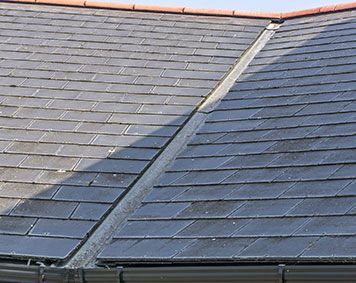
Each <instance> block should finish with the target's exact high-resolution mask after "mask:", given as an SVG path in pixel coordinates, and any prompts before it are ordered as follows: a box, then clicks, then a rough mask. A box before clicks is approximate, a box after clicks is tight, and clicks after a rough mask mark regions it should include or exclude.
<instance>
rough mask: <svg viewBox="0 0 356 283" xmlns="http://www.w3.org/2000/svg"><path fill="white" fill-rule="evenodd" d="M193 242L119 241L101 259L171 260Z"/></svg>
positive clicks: (112, 244) (101, 255) (108, 248)
mask: <svg viewBox="0 0 356 283" xmlns="http://www.w3.org/2000/svg"><path fill="white" fill-rule="evenodd" d="M192 242H193V240H187V239H184V240H162V239H159V240H156V239H147V240H129V239H118V240H115V241H113V242H112V243H111V245H109V246H108V247H107V248H106V249H105V250H104V251H103V252H102V253H101V254H100V255H99V257H98V258H99V259H101V258H102V259H111V258H112V259H119V260H125V259H130V260H142V259H145V260H149V259H161V260H162V259H169V258H172V257H173V256H174V255H176V254H177V253H178V252H179V251H181V250H183V249H184V248H185V247H187V246H188V245H190V244H191V243H192Z"/></svg>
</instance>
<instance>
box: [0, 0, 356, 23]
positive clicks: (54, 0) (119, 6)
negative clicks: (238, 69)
mask: <svg viewBox="0 0 356 283" xmlns="http://www.w3.org/2000/svg"><path fill="white" fill-rule="evenodd" d="M1 2H10V3H32V4H48V5H60V6H74V7H88V8H101V9H115V10H130V11H145V12H160V13H162V12H164V13H174V14H188V15H208V16H228V17H244V18H260V19H281V20H285V19H291V18H298V17H303V16H310V15H319V14H325V13H332V12H340V11H345V10H351V9H356V2H350V3H345V4H338V5H328V6H322V7H317V8H312V9H306V10H297V11H292V12H286V13H273V12H252V11H240V10H222V9H200V8H189V7H168V6H152V5H142V4H126V3H110V2H99V1H95V0H1Z"/></svg>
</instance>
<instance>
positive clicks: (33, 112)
mask: <svg viewBox="0 0 356 283" xmlns="http://www.w3.org/2000/svg"><path fill="white" fill-rule="evenodd" d="M63 113H64V111H63V110H55V109H38V108H22V109H20V110H19V111H17V112H16V115H15V116H16V117H20V118H40V119H58V118H59V117H60V116H61V115H62V114H63Z"/></svg>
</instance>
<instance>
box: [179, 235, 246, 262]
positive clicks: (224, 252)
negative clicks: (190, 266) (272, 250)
mask: <svg viewBox="0 0 356 283" xmlns="http://www.w3.org/2000/svg"><path fill="white" fill-rule="evenodd" d="M252 242H253V240H251V239H199V240H196V242H195V243H194V244H192V245H191V246H189V247H187V248H185V249H184V250H183V251H182V252H180V253H179V254H178V255H177V256H176V257H175V258H194V259H200V258H202V259H219V258H224V259H229V258H230V259H231V258H233V257H234V256H235V255H236V254H238V253H239V252H241V251H242V250H244V249H245V248H246V247H248V246H249V245H250V244H251V243H252Z"/></svg>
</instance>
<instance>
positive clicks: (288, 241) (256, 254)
mask: <svg viewBox="0 0 356 283" xmlns="http://www.w3.org/2000/svg"><path fill="white" fill-rule="evenodd" d="M317 240H318V238H317V237H298V238H291V237H286V238H260V239H258V240H257V241H256V242H254V243H253V244H252V245H250V246H249V247H248V248H246V249H245V250H244V251H242V252H241V253H240V254H238V258H262V257H263V258H268V257H273V258H293V259H296V258H298V256H300V255H301V254H302V253H303V251H304V250H306V249H307V248H308V247H309V246H311V245H313V244H314V243H315V242H316V241H317Z"/></svg>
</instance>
